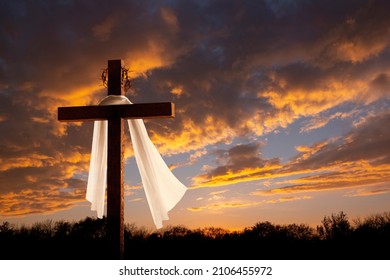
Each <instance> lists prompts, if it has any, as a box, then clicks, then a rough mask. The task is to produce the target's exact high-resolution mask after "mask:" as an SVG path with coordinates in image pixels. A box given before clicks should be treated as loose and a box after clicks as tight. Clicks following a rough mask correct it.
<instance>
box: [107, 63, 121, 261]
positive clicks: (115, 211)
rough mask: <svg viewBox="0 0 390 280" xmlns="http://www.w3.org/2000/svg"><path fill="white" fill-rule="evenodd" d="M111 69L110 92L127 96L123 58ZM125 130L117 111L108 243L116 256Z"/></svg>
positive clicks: (111, 127) (112, 122) (110, 157)
mask: <svg viewBox="0 0 390 280" xmlns="http://www.w3.org/2000/svg"><path fill="white" fill-rule="evenodd" d="M107 72H108V73H107V77H108V81H107V94H108V95H123V90H122V83H121V75H122V60H109V61H108V68H107ZM123 129H124V121H123V119H122V118H121V117H120V116H119V115H116V114H113V115H112V116H111V117H110V118H109V119H108V149H107V153H108V154H107V166H109V167H110V168H107V227H108V228H107V237H108V241H107V242H108V243H107V245H108V247H109V252H111V254H112V255H111V257H113V258H115V259H123V254H124V190H123V189H124V186H123V175H124V174H123V170H124V168H123ZM119 170H120V172H118V171H119Z"/></svg>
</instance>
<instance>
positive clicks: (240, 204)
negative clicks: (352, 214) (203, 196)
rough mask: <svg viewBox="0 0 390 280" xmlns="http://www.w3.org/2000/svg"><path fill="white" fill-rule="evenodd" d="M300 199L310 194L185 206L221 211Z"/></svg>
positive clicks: (193, 210)
mask: <svg viewBox="0 0 390 280" xmlns="http://www.w3.org/2000/svg"><path fill="white" fill-rule="evenodd" d="M302 199H311V197H310V196H302V197H292V196H289V197H281V198H277V199H271V200H263V201H255V202H242V201H237V202H223V203H213V204H208V205H204V206H200V207H190V208H187V210H188V211H191V212H200V211H221V210H224V209H230V208H234V209H237V208H248V207H256V206H259V205H262V204H274V203H283V202H290V201H295V200H302Z"/></svg>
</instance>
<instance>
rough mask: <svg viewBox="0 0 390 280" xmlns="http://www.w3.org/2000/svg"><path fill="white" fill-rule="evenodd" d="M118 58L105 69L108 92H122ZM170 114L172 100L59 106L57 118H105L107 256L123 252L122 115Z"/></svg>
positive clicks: (110, 93)
mask: <svg viewBox="0 0 390 280" xmlns="http://www.w3.org/2000/svg"><path fill="white" fill-rule="evenodd" d="M122 69H123V66H122V60H119V59H118V60H109V61H108V69H107V72H108V73H107V77H108V81H107V88H108V91H107V92H108V95H123V94H124V93H123V85H122V84H123V83H122ZM158 117H163V118H173V117H174V104H173V103H171V102H163V103H139V104H126V105H101V106H99V105H96V106H76V107H59V108H58V120H59V121H67V122H71V121H94V120H108V149H107V150H108V154H107V226H108V228H107V236H108V242H109V244H108V246H109V250H110V254H111V256H110V258H114V259H123V255H124V190H123V175H124V168H123V130H124V119H140V118H158Z"/></svg>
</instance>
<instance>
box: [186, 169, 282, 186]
mask: <svg viewBox="0 0 390 280" xmlns="http://www.w3.org/2000/svg"><path fill="white" fill-rule="evenodd" d="M281 167H282V166H281V165H279V164H272V163H271V164H266V165H265V166H263V167H257V168H245V169H242V170H238V171H227V172H226V173H224V174H223V175H217V176H210V175H209V174H204V175H198V176H196V177H194V178H193V179H192V180H193V185H192V187H191V188H193V189H196V188H203V187H219V186H226V185H231V184H235V183H242V182H249V181H254V180H263V179H268V178H273V177H275V173H274V172H273V171H275V170H278V169H280V168H281Z"/></svg>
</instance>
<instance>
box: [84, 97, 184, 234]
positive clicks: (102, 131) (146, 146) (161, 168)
mask: <svg viewBox="0 0 390 280" xmlns="http://www.w3.org/2000/svg"><path fill="white" fill-rule="evenodd" d="M121 104H122V105H123V104H132V103H131V102H130V100H129V99H128V98H127V97H126V96H123V95H109V96H107V97H105V98H103V99H102V100H101V101H100V102H99V105H118V106H120V105H121ZM127 123H128V126H129V130H130V138H131V142H132V145H133V150H134V156H135V159H136V163H137V166H138V170H139V173H140V175H141V180H142V185H143V188H144V191H145V195H146V199H147V201H148V204H149V208H150V211H151V214H152V217H153V221H154V224H155V226H156V227H157V228H161V227H162V221H163V220H168V219H169V217H168V211H170V210H171V209H172V208H173V207H174V206H175V205H176V204H177V203H178V202H179V201H180V199H181V198H182V197H183V195H184V193H185V192H186V190H187V187H186V186H184V185H183V184H182V183H181V182H180V181H179V180H178V179H177V178H176V177H175V176H174V174H173V173H172V172H171V170H170V169H169V168H168V166H167V165H166V163H165V162H164V160H163V159H162V157H161V155H160V153H159V152H158V150H157V148H156V147H155V146H154V144H153V143H152V141H151V140H150V138H149V136H148V133H147V131H146V128H145V124H144V122H143V120H142V119H128V120H127ZM107 133H108V122H107V121H94V129H93V139H92V151H91V160H90V166H89V175H88V184H87V194H86V199H87V200H88V201H89V202H91V210H93V211H96V212H97V217H98V218H103V213H104V201H105V191H106V188H107V141H108V140H107Z"/></svg>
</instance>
